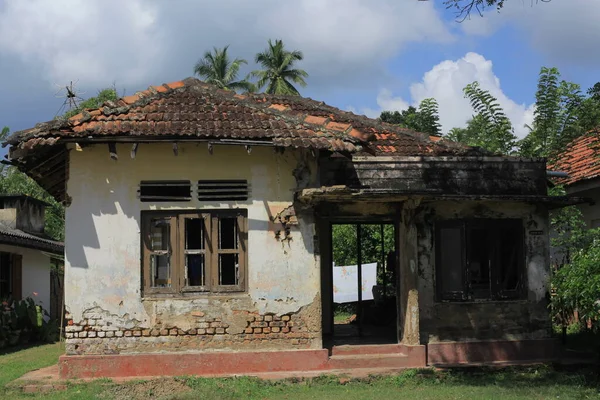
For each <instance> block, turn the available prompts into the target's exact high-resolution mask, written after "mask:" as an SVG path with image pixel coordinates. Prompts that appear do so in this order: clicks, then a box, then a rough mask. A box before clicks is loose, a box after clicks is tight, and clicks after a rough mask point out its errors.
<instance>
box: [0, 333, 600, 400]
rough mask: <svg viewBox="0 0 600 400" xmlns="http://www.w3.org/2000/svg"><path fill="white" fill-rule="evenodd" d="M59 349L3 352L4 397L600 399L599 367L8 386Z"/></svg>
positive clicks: (0, 387) (0, 390) (0, 380)
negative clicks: (35, 390) (31, 391)
mask: <svg viewBox="0 0 600 400" xmlns="http://www.w3.org/2000/svg"><path fill="white" fill-rule="evenodd" d="M61 352H62V348H61V347H60V345H58V344H54V345H43V346H37V347H31V348H27V349H20V350H18V351H13V352H5V353H0V398H1V399H31V398H37V397H43V398H44V399H93V398H100V399H149V398H151V399H181V400H184V399H240V398H245V399H249V400H250V399H299V400H303V399H306V400H308V399H344V400H353V399H378V400H379V399H415V398H417V399H419V400H427V399H443V400H450V399H500V400H502V399H600V391H599V386H598V385H599V383H600V377H599V372H600V371H599V370H598V367H586V368H570V369H559V368H558V367H556V368H555V367H551V366H536V367H512V368H502V369H485V368H469V369H457V370H444V371H434V370H431V369H426V370H407V371H405V372H403V373H402V374H399V375H397V376H388V377H377V378H376V377H373V378H368V379H362V380H346V379H340V378H336V377H322V378H316V379H310V380H287V381H279V382H268V381H260V380H258V379H254V378H231V379H206V378H193V377H179V378H163V379H157V380H152V381H132V382H129V383H125V384H116V383H113V382H111V381H110V380H107V379H103V380H97V381H94V382H89V383H83V384H76V383H71V384H69V385H68V388H67V390H66V391H59V392H53V393H47V394H37V395H26V394H23V393H21V391H20V389H18V388H16V387H14V386H12V385H9V386H8V387H7V386H6V384H7V383H8V382H10V381H12V380H13V379H15V378H17V377H19V376H21V375H22V374H23V373H25V372H27V371H30V370H33V369H36V368H41V367H44V366H48V365H51V364H53V363H55V362H56V361H57V359H58V356H59V354H60V353H61Z"/></svg>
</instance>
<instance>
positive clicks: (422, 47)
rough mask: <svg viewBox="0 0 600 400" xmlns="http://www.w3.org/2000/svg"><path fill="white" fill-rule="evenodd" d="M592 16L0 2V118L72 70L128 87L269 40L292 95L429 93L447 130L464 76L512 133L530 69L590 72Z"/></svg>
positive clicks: (32, 119)
mask: <svg viewBox="0 0 600 400" xmlns="http://www.w3.org/2000/svg"><path fill="white" fill-rule="evenodd" d="M117 10H118V11H117ZM599 20H600V1H591V0H568V1H567V0H553V1H551V2H550V3H542V2H540V3H539V4H535V1H534V2H533V5H531V4H530V0H507V1H506V7H505V9H504V10H502V11H501V12H500V13H497V12H496V10H491V9H490V10H486V11H485V12H484V17H480V16H479V15H473V16H472V17H471V19H470V20H467V21H464V22H462V23H458V22H456V20H455V15H454V13H453V12H451V11H449V10H446V9H445V7H444V6H443V4H442V0H432V1H429V2H420V1H417V0H294V1H281V0H279V1H276V0H255V1H252V2H248V1H246V0H222V1H219V2H214V1H193V0H176V1H172V2H164V1H160V0H128V1H127V2H121V1H119V0H103V1H91V0H55V1H45V0H29V1H22V0H0V72H1V73H0V89H1V90H2V93H1V95H0V125H7V126H9V127H10V128H11V129H12V130H13V131H15V130H20V129H26V128H29V127H32V126H33V125H35V123H36V122H41V121H45V120H48V119H51V118H53V117H54V115H55V114H56V112H57V111H58V110H59V109H60V107H61V104H62V101H63V100H62V99H60V98H58V97H56V95H55V93H56V91H57V90H58V86H59V85H64V84H66V83H68V82H69V81H71V80H73V81H77V86H76V87H77V89H78V90H79V92H80V93H82V97H88V96H92V95H94V94H95V93H96V92H97V91H98V90H99V89H101V88H103V87H107V86H111V85H112V84H113V83H114V84H115V85H116V87H117V88H118V90H119V91H120V92H125V93H127V94H131V93H133V92H135V91H137V90H141V89H145V88H146V87H147V86H149V85H156V84H160V83H164V82H170V81H174V80H180V79H182V78H185V77H187V76H191V75H192V68H193V65H194V63H195V61H196V60H197V59H198V58H199V57H200V56H201V54H202V53H203V52H204V51H205V50H207V49H209V48H211V47H212V46H223V45H225V44H229V45H230V52H231V53H232V55H234V56H238V57H243V58H246V59H248V60H249V61H252V59H253V55H254V54H255V53H256V52H257V51H260V50H262V49H263V48H264V47H265V45H266V41H267V39H268V38H282V39H283V40H284V42H285V43H286V45H287V46H288V47H289V48H293V49H298V50H302V51H303V52H304V55H305V60H304V61H303V62H302V63H301V64H300V65H299V67H302V68H304V69H306V70H307V72H308V73H309V74H310V78H309V80H308V87H307V88H304V89H302V90H301V92H302V94H303V95H305V96H308V97H312V98H315V99H318V100H323V101H325V102H326V103H328V104H331V105H334V106H337V107H339V108H342V109H347V110H351V111H354V112H356V113H361V114H367V115H369V116H372V117H375V116H377V115H378V114H379V112H380V111H381V110H384V109H389V110H393V109H396V110H401V109H403V108H406V107H407V106H408V105H411V104H418V102H419V101H421V100H422V99H424V98H427V97H435V98H436V99H437V100H438V102H439V104H440V116H441V121H442V125H443V129H444V130H449V129H450V128H452V127H454V126H462V125H464V123H465V122H466V120H467V119H468V118H469V117H470V115H471V110H470V108H469V105H468V102H467V101H466V99H464V97H463V96H462V92H461V89H462V88H463V87H464V86H465V85H466V84H467V83H470V82H472V81H474V80H477V81H479V82H480V83H481V85H482V86H483V87H484V88H485V89H488V90H490V91H491V92H492V94H494V95H495V96H496V97H497V98H498V99H499V101H500V103H501V104H502V106H503V107H504V108H505V111H506V113H507V115H508V116H509V117H510V118H511V119H512V121H513V125H514V126H515V131H516V133H517V135H519V136H523V135H524V134H525V132H526V130H525V129H524V128H523V125H524V124H525V123H530V122H531V119H532V116H533V106H532V104H533V102H534V95H535V89H536V83H537V75H538V72H539V69H540V67H542V66H556V67H558V68H559V69H560V71H561V73H562V75H563V78H564V79H567V80H570V81H574V82H576V83H579V84H581V86H582V89H583V90H585V89H587V88H588V87H589V86H591V85H593V84H594V83H595V82H596V81H600V77H599V76H598V73H597V71H598V66H600V53H599V52H595V48H596V46H597V43H598V42H599V41H600V29H597V27H596V25H597V21H599ZM253 67H254V65H253V63H252V62H250V65H249V66H248V68H247V69H246V70H245V71H243V72H244V73H245V72H248V71H249V70H250V69H252V68H253Z"/></svg>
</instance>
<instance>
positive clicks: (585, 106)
mask: <svg viewBox="0 0 600 400" xmlns="http://www.w3.org/2000/svg"><path fill="white" fill-rule="evenodd" d="M578 114H579V115H578V119H579V120H578V123H579V132H581V133H583V132H588V131H590V130H592V129H595V128H598V127H600V82H598V83H596V84H595V85H594V86H592V87H591V88H589V89H588V90H587V97H586V98H585V99H583V101H582V102H581V106H580V108H579V113H578Z"/></svg>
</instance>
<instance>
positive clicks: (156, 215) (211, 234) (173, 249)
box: [141, 209, 248, 297]
mask: <svg viewBox="0 0 600 400" xmlns="http://www.w3.org/2000/svg"><path fill="white" fill-rule="evenodd" d="M247 215H248V212H247V210H245V209H225V210H174V211H142V218H141V220H142V224H141V242H142V243H141V251H142V255H141V259H142V271H141V272H142V294H143V296H144V297H177V296H186V295H188V296H189V295H195V294H196V295H204V294H213V293H231V292H245V291H246V270H247V265H248V217H247ZM160 218H165V219H168V220H169V221H170V235H169V237H170V238H169V240H170V263H171V287H166V288H165V287H152V286H151V271H150V265H151V264H150V257H151V255H152V254H153V253H154V252H153V251H152V250H151V236H150V224H151V221H152V220H155V219H160ZM196 218H198V219H203V220H204V224H203V225H202V229H203V230H204V246H203V247H204V248H203V249H186V248H185V247H186V246H185V239H186V232H185V221H186V219H196ZM221 218H235V219H236V224H237V234H238V248H237V249H219V243H218V234H219V233H218V226H219V219H221ZM231 253H237V254H238V271H237V272H238V275H237V285H219V282H218V276H219V271H218V260H219V254H231ZM186 254H204V268H205V269H204V274H205V275H204V285H203V286H188V285H187V282H186V274H187V265H186Z"/></svg>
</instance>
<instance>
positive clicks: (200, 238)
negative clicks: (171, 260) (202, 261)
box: [185, 218, 204, 250]
mask: <svg viewBox="0 0 600 400" xmlns="http://www.w3.org/2000/svg"><path fill="white" fill-rule="evenodd" d="M185 248H186V250H202V249H204V219H202V218H186V220H185Z"/></svg>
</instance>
